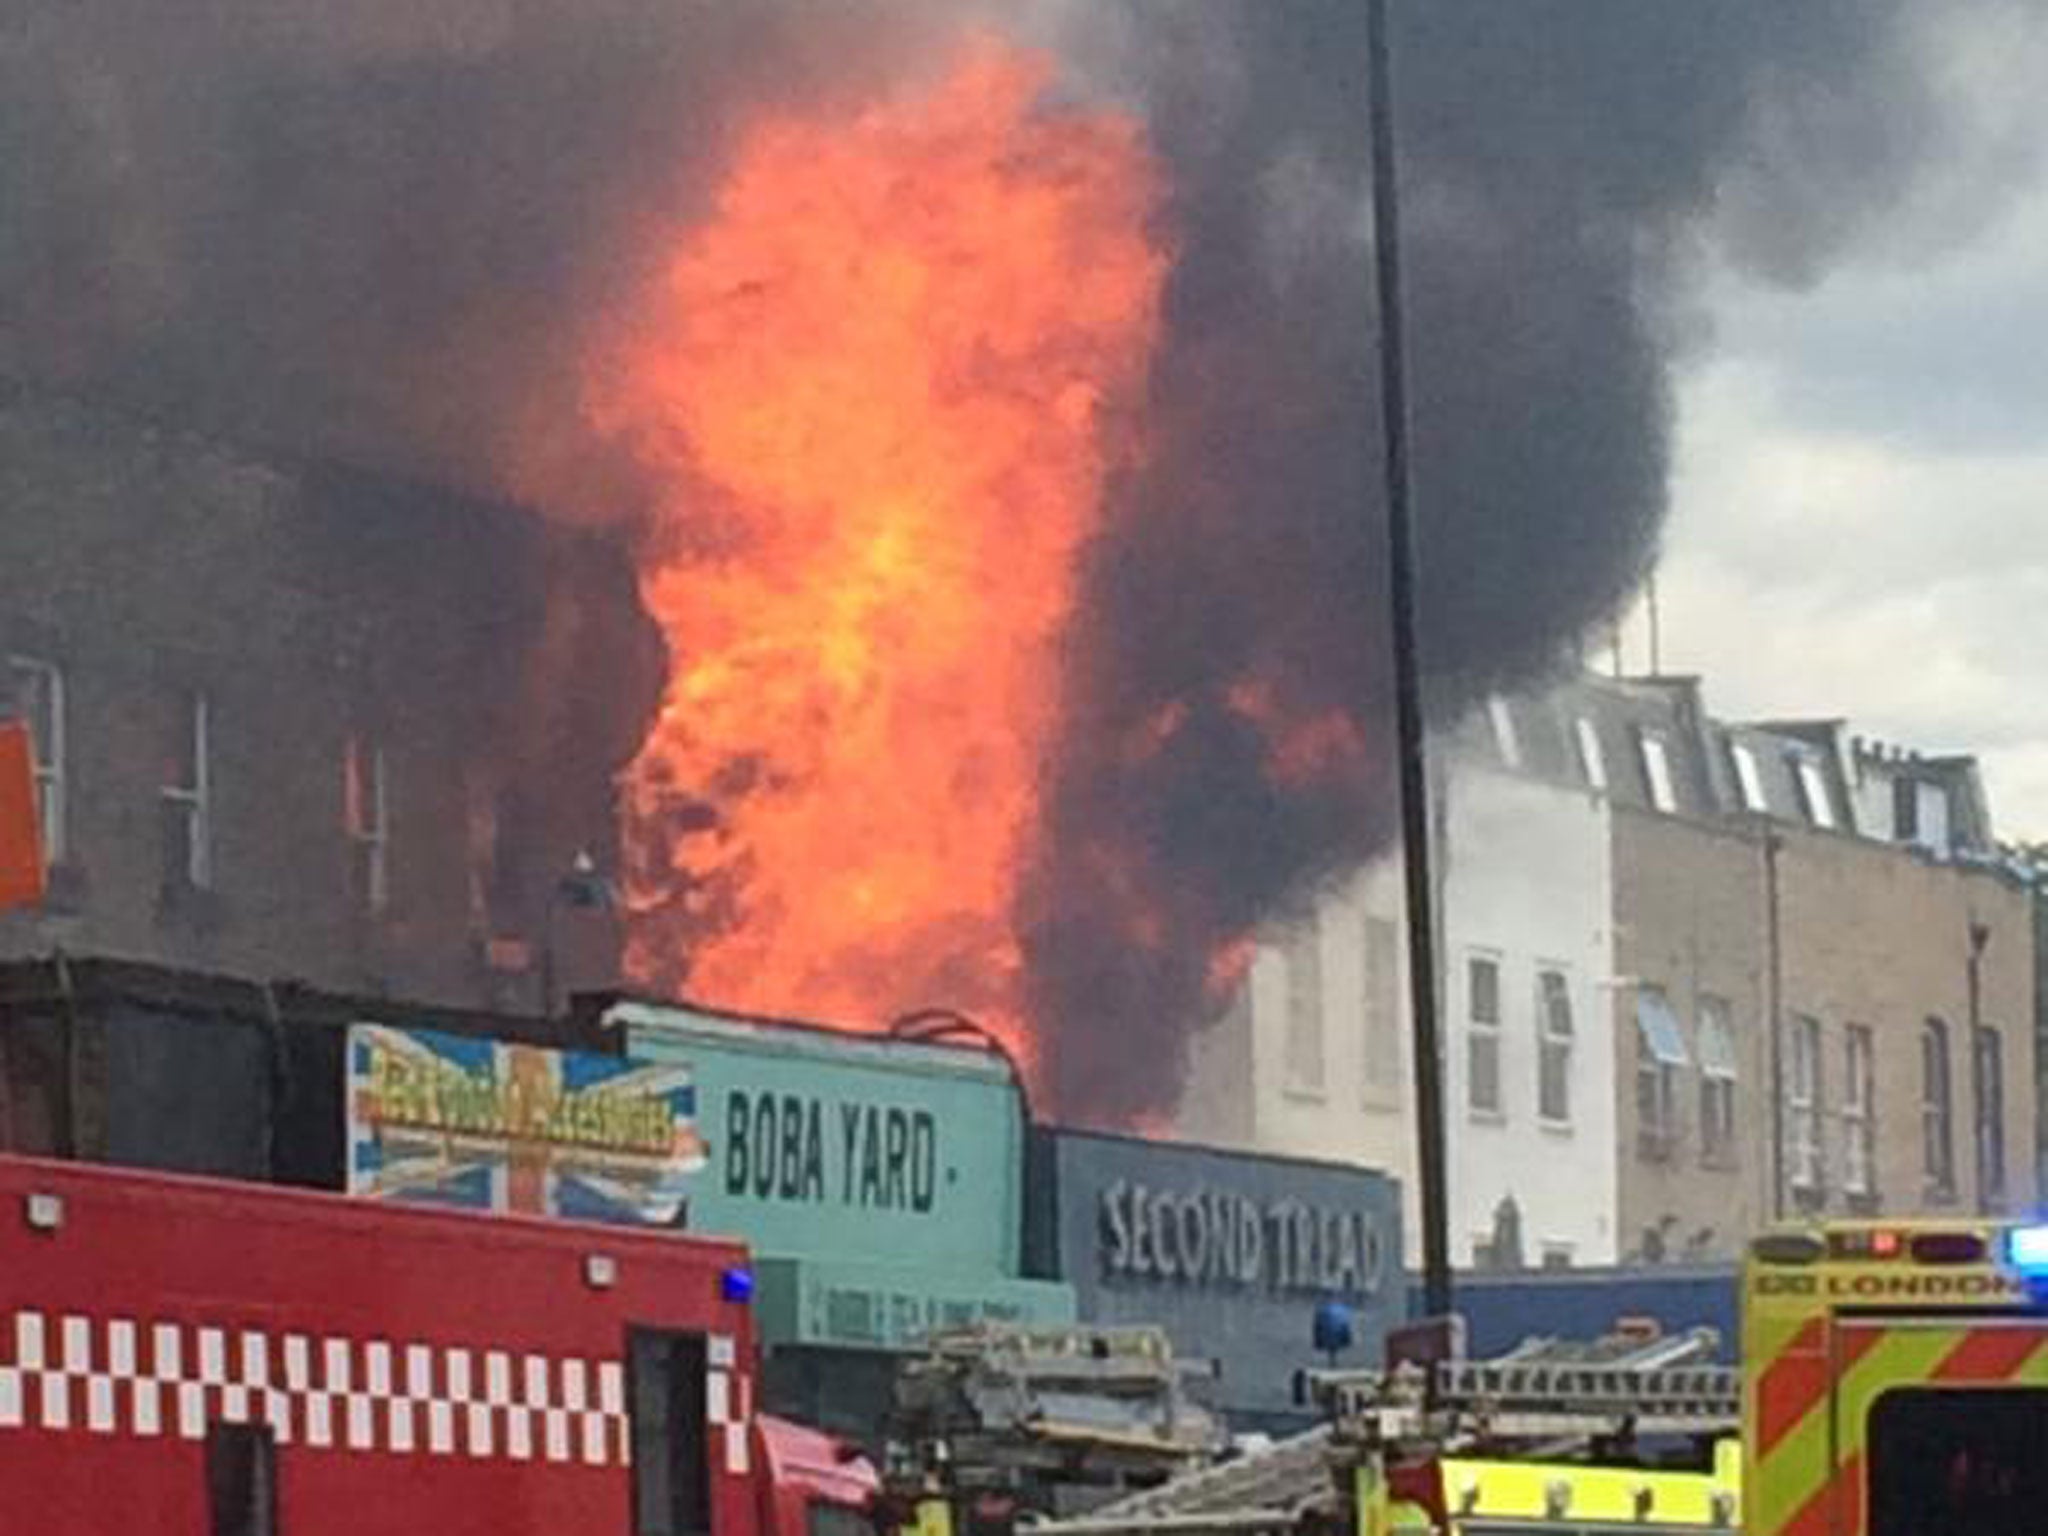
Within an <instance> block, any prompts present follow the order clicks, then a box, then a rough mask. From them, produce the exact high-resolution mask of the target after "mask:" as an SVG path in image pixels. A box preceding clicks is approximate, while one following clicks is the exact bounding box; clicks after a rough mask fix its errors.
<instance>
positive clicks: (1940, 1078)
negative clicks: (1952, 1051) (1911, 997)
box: [1920, 1019, 1956, 1200]
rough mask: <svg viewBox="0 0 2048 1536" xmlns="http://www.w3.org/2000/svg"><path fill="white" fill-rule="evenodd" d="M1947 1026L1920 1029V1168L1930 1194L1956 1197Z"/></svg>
mask: <svg viewBox="0 0 2048 1536" xmlns="http://www.w3.org/2000/svg"><path fill="white" fill-rule="evenodd" d="M1950 1099H1951V1094H1950V1084H1949V1060H1948V1025H1946V1024H1944V1023H1943V1022H1942V1021H1941V1020H1940V1019H1929V1020H1928V1021H1927V1022H1926V1023H1925V1024H1923V1025H1922V1026H1921V1027H1920V1167H1921V1172H1922V1173H1923V1174H1924V1175H1925V1177H1926V1180H1927V1193H1928V1194H1929V1195H1930V1196H1931V1197H1933V1198H1935V1199H1938V1200H1948V1199H1953V1198H1954V1197H1955V1192H1956V1164H1955V1145H1954V1141H1953V1139H1952V1131H1951V1128H1950V1123H1949V1109H1950Z"/></svg>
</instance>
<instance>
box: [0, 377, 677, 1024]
mask: <svg viewBox="0 0 2048 1536" xmlns="http://www.w3.org/2000/svg"><path fill="white" fill-rule="evenodd" d="M0 572H5V577H4V580H0V661H5V662H6V663H7V664H8V671H7V672H5V673H0V685H7V684H12V685H13V686H11V687H6V686H0V707H6V706H7V704H8V703H9V702H10V699H9V698H8V697H6V695H10V694H11V695H14V696H15V698H16V699H17V700H19V699H20V697H21V695H22V691H23V690H22V680H23V678H24V677H25V676H27V677H30V678H31V679H32V680H34V679H40V680H42V681H36V682H34V684H33V685H34V686H40V687H45V688H46V687H47V686H48V683H47V679H48V678H49V677H50V676H52V675H54V676H55V677H56V678H57V679H58V680H59V682H58V687H59V688H60V689H61V714H62V730H61V738H62V755H63V764H62V776H61V777H62V786H63V789H62V793H63V802H64V805H63V815H62V822H63V849H62V858H61V860H60V862H59V863H58V865H57V866H56V867H55V869H54V870H53V871H52V878H51V892H50V899H49V900H48V901H47V902H46V903H45V905H44V906H43V908H41V909H40V910H37V911H32V912H28V913H16V914H10V915H6V916H0V957H7V956H23V955H33V954H40V953H45V952H47V951H49V950H50V949H52V948H53V947H59V946H61V947H63V948H64V949H66V950H69V951H71V952H73V953H84V952H91V953H104V954H111V955H117V956H122V957H128V958H134V959H146V960H153V961H158V962H161V963H166V964H172V965H183V966H192V967H197V968H203V969H208V970H215V971H228V972H234V973H238V974H243V975H249V976H259V977H260V976H281V977H292V978H297V979H302V980H305V981H308V982H313V983H317V984H322V985H327V986H331V987H335V988H338V989H346V990H356V991H369V992H373V993H387V992H397V993H402V994H405V995H407V996H413V997H418V998H421V999H424V1000H431V1001H444V1002H451V1003H469V1004H474V1005H483V1006H530V1005H531V1004H532V1002H533V1001H534V1000H535V995H536V992H535V979H534V970H535V949H536V947H537V946H538V944H539V943H540V941H541V939H542V937H543V930H544V929H545V927H546V921H545V911H546V894H545V893H546V892H547V890H548V889H549V888H550V887H551V886H552V884H553V882H554V880H555V878H556V877H557V876H558V875H559V873H560V872H561V871H562V870H564V869H566V867H567V866H568V863H569V861H570V859H571V858H572V857H573V854H574V853H575V851H576V850H577V849H579V848H582V847H586V846H589V847H593V848H594V849H595V851H596V852H597V854H598V855H599V857H600V860H602V861H608V860H609V858H610V851H611V850H610V838H611V835H612V825H613V823H612V812H611V780H612V774H613V772H614V770H615V768H616V766H617V764H618V763H619V762H621V761H623V759H624V758H625V757H626V756H627V755H628V754H629V753H630V752H631V750H632V747H633V745H634V744H635V742H636V741H637V739H638V732H639V725H640V721H641V720H642V719H643V718H644V714H645V711H646V710H647V709H648V708H649V707H650V705H651V703H652V701H653V698H654V697H655V689H656V687H657V686H658V670H659V643H658V640H656V639H655V638H654V636H653V634H652V631H651V630H650V629H649V628H648V627H647V626H646V624H645V623H644V620H643V619H642V618H641V616H640V613H639V609H638V607H637V604H636V603H635V601H634V597H633V591H632V583H631V575H630V571H629V570H628V569H627V568H626V566H625V564H624V562H623V560H622V559H621V558H620V557H619V556H618V554H617V553H616V552H615V551H613V550H611V549H610V548H608V547H606V546H604V545H602V544H600V543H598V542H596V541H594V540H592V539H590V538H588V537H584V536H571V535H568V534H564V533H561V532H559V531H557V530H554V529H551V528H548V527H546V526H544V525H543V524H541V523H540V522H539V521H538V520H537V519H536V518H534V517H533V516H531V515H530V514H528V513H525V512H522V511H519V510H517V509H513V508H508V507H505V506H502V505H497V504H492V503H488V502H479V501H476V500H472V499H467V498H463V497H460V496H456V495H453V494H450V493H447V492H443V491H438V490H433V489H429V488H423V487H418V486H413V485H407V484H402V483H397V482H393V481H389V480H384V479H380V478H378V477H376V476H373V475H368V474H362V473H358V472H354V471H350V470H347V469H343V468H338V467H336V466H332V465H323V464H309V463H297V462H290V461H285V460H279V459H265V458H263V457H261V456H258V455H255V454H252V453H248V452H243V451H239V450H237V449H234V448H232V447H228V446H224V445H222V444H220V443H218V442H216V441H211V440H207V439H204V438H200V437H197V436H193V435H190V434H186V433H182V432H179V431H177V430H174V429H170V428H165V427H160V426H153V425H150V424H147V423H142V422H138V421H134V420H131V419H125V418H123V417H120V416H118V415H116V414H113V413H111V412H108V411H105V410H101V409H96V408H93V407H89V406H86V405H83V404H80V403H77V402H72V401H64V400H53V399H51V398H48V397H45V396H38V395H32V394H25V393H17V394H14V395H11V396H0ZM201 697H203V699H204V701H205V702H204V711H205V726H204V733H205V736H206V743H205V744H206V752H205V760H206V768H205V785H204V791H205V793H204V797H203V798H204V800H205V808H204V820H205V822H206V827H205V834H206V835H205V838H204V843H205V849H206V851H205V855H204V866H205V867H204V868H203V870H202V871H201V873H202V875H203V878H200V879H197V880H194V879H191V878H189V876H190V875H191V874H192V873H193V869H194V866H193V865H192V862H191V857H192V856H191V854H190V851H189V849H188V848H187V847H185V846H184V845H183V843H182V842H181V841H180V840H181V839H189V836H190V832H191V829H192V827H193V825H194V821H193V819H192V818H193V815H194V811H193V804H194V801H195V800H196V799H197V798H198V796H197V794H196V791H197V790H198V787H199V786H198V785H196V784H194V783H191V782H188V781H190V780H192V778H193V776H194V773H195V771H196V770H195V767H194V762H193V751H194V737H195V734H196V731H197V729H198V728H197V727H196V726H195V725H194V717H195V712H196V710H197V709H198V707H199V706H198V705H197V703H196V702H195V701H196V700H197V699H199V698H201ZM42 702H43V703H44V704H45V705H47V701H46V700H45V701H42ZM23 707H24V708H25V709H27V708H32V707H33V705H32V704H27V703H24V704H23ZM45 712H46V713H47V709H45ZM351 765H353V766H352V767H351ZM167 788H168V789H171V790H173V791H174V793H172V794H166V793H165V791H166V789H167ZM179 791H194V793H193V794H183V793H177V792H179ZM380 841H381V844H382V854H381V859H382V863H383V871H382V875H381V887H382V888H381V890H378V891H376V892H375V893H374V894H373V892H372V887H373V885H375V884H378V883H380V882H379V880H378V878H377V877H373V876H372V875H371V874H370V872H369V869H370V865H371V864H372V863H373V862H375V861H376V859H377V858H378V857H379V856H378V855H375V854H373V853H372V852H371V851H370V850H371V846H372V845H373V844H376V843H378V842H380ZM560 927H561V929H562V949H563V965H562V970H563V973H564V975H565V977H566V978H567V979H568V980H569V981H571V982H575V983H593V984H594V983H599V982H604V981H608V980H609V979H610V978H611V974H612V966H613V960H614V956H615V953H616V936H615V934H613V933H612V932H611V931H610V924H609V923H608V922H606V921H605V920H603V919H602V918H601V917H596V918H593V917H592V916H590V915H588V914H584V913H576V914H574V915H571V916H565V917H563V919H562V921H561V924H560ZM494 939H496V940H499V941H505V940H511V941H513V942H510V943H506V942H498V943H496V944H493V943H491V941H492V940H494ZM493 955H494V956H495V957H496V963H491V961H490V958H489V957H491V956H493Z"/></svg>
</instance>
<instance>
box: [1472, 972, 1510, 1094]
mask: <svg viewBox="0 0 2048 1536" xmlns="http://www.w3.org/2000/svg"><path fill="white" fill-rule="evenodd" d="M1465 1103H1466V1104H1467V1105H1468V1106H1469V1107H1470V1108H1471V1109H1472V1111H1473V1112H1474V1113H1475V1114H1486V1115H1497V1114H1500V1113H1501V1111H1502V1104H1501V1092H1500V961H1499V960H1497V959H1494V958H1493V957H1491V956H1488V955H1472V956H1470V957H1469V958H1467V960H1466V961H1465Z"/></svg>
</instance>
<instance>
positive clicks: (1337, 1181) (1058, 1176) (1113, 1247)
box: [1025, 1129, 1406, 1430]
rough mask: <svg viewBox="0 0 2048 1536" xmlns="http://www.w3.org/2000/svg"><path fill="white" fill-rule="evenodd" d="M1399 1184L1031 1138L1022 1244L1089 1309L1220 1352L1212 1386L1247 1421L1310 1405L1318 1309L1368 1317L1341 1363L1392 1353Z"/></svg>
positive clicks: (1291, 1165) (1221, 1156) (1150, 1147)
mask: <svg viewBox="0 0 2048 1536" xmlns="http://www.w3.org/2000/svg"><path fill="white" fill-rule="evenodd" d="M1400 1221H1401V1215H1400V1190H1399V1186H1398V1185H1397V1184H1396V1182H1395V1181H1394V1180H1393V1179H1391V1178H1389V1177H1387V1176H1386V1175H1385V1174H1382V1173H1379V1172H1376V1171H1374V1170H1371V1169H1365V1168H1353V1167H1348V1166H1344V1165H1341V1164H1335V1163H1322V1162H1313V1161H1307V1160H1302V1159H1294V1158H1279V1157H1265V1156H1255V1155H1252V1154H1249V1153H1240V1152H1229V1151H1224V1150H1220V1149H1216V1148H1209V1147H1194V1146H1181V1145H1173V1144H1168V1143H1162V1142H1152V1141H1144V1140H1140V1139H1137V1138H1134V1137H1125V1136H1115V1135H1107V1134H1102V1133H1097V1132H1082V1131H1063V1130H1054V1129H1041V1130H1038V1131H1035V1132H1034V1133H1033V1135H1032V1141H1031V1154H1030V1177H1029V1179H1028V1180H1027V1199H1026V1215H1025V1252H1026V1258H1027V1263H1028V1267H1029V1269H1030V1271H1031V1272H1032V1273H1034V1274H1037V1275H1041V1276H1044V1277H1046V1278H1048V1279H1058V1280H1061V1281H1064V1282H1065V1283H1066V1284H1067V1285H1069V1286H1071V1287H1072V1289H1073V1293H1074V1302H1075V1307H1076V1310H1077V1313H1078V1315H1079V1317H1080V1319H1081V1320H1082V1321H1084V1322H1094V1323H1105V1324H1107V1323H1156V1324H1158V1325H1160V1326H1162V1327H1164V1328H1166V1329H1167V1331H1168V1332H1169V1333H1170V1334H1171V1335H1172V1337H1173V1340H1174V1346H1175V1352H1176V1353H1177V1354H1178V1355H1180V1356H1181V1357H1183V1358H1184V1359H1189V1360H1198V1361H1208V1362H1213V1367H1214V1371H1215V1379H1214V1381H1213V1383H1212V1384H1211V1386H1210V1388H1209V1389H1208V1391H1207V1392H1205V1394H1204V1395H1205V1396H1206V1397H1207V1398H1208V1399H1209V1400H1210V1401H1212V1402H1213V1403H1214V1405H1215V1406H1216V1407H1218V1408H1219V1409H1221V1410H1222V1411H1223V1412H1224V1413H1226V1414H1227V1415H1228V1416H1229V1417H1230V1420H1231V1422H1232V1424H1233V1426H1234V1427H1236V1428H1238V1429H1240V1430H1256V1429H1269V1430H1285V1429H1288V1428H1292V1427H1295V1426H1297V1425H1299V1424H1301V1423H1303V1422H1304V1421H1305V1419H1306V1417H1307V1411H1306V1410H1305V1409H1304V1408H1302V1407H1301V1406H1300V1405H1299V1404H1297V1403H1296V1401H1295V1398H1294V1374H1295V1372H1296V1371H1297V1370H1299V1369H1301V1368H1303V1367H1305V1366H1310V1365H1315V1364H1318V1363H1321V1361H1322V1358H1323V1357H1321V1356H1318V1355H1317V1354H1316V1352H1315V1350H1314V1348H1313V1343H1312V1329H1313V1326H1314V1318H1315V1313H1316V1309H1317V1308H1318V1306H1320V1305H1321V1304H1322V1303H1325V1302H1330V1301H1335V1302H1339V1303H1342V1304H1343V1305H1344V1306H1345V1307H1346V1308H1347V1309H1349V1311H1350V1312H1351V1314H1352V1316H1353V1318H1354V1322H1355V1335H1354V1343H1353V1346H1352V1348H1351V1349H1350V1350H1349V1351H1348V1352H1346V1353H1345V1354H1344V1355H1343V1356H1342V1357H1341V1361H1342V1363H1355V1364H1370V1363H1377V1362H1378V1360H1379V1358H1380V1346H1381V1342H1382V1340H1383V1339H1384V1337H1385V1335H1386V1331H1387V1329H1388V1328H1389V1327H1392V1326H1395V1325H1397V1324H1399V1323H1400V1322H1401V1321H1402V1320H1403V1318H1404V1316H1405V1308H1406V1290H1405V1285H1404V1281H1403V1277H1402V1272H1401V1228H1400Z"/></svg>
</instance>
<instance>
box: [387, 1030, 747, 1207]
mask: <svg viewBox="0 0 2048 1536" xmlns="http://www.w3.org/2000/svg"><path fill="white" fill-rule="evenodd" d="M696 1122H697V1098H696V1089H695V1086H694V1085H693V1084H692V1082H691V1078H690V1072H689V1069H688V1068H687V1067H684V1066H679V1065H657V1064H654V1063H651V1062H643V1061H633V1060H629V1059H625V1058H621V1057H615V1056H599V1055H595V1054H590V1053H585V1052H579V1051H551V1050H546V1049H543V1048H542V1047H539V1046H532V1045H517V1044H509V1043H506V1042H504V1041H497V1040H485V1039H471V1038H468V1037H465V1036H460V1035H449V1034H442V1033H439V1032H437V1031H433V1030H422V1029H396V1028H392V1027H390V1026H387V1025H382V1024H357V1025H354V1026H352V1027H351V1028H350V1030H349V1038H348V1123H349V1192H350V1193H351V1194H354V1195H360V1196H364V1197H366V1198H370V1199H383V1200H409V1201H425V1202H428V1203H432V1204H438V1205H456V1206H469V1207H474V1208H478V1209H484V1210H494V1211H517V1212H521V1213H525V1214H529V1215H548V1216H566V1217H571V1218H575V1219H580V1220H585V1221H614V1222H629V1223H635V1224H640V1225H653V1226H680V1225H685V1224H687V1220H688V1210H689V1193H690V1181H691V1179H692V1177H693V1176H694V1175H695V1174H696V1173H697V1172H698V1171H699V1170H700V1169H702V1168H703V1167H704V1165H705V1163H706V1160H707V1158H706V1150H707V1149H706V1147H705V1144H704V1141H703V1139H702V1138H701V1137H700V1136H699V1135H698V1134H697V1123H696Z"/></svg>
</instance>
